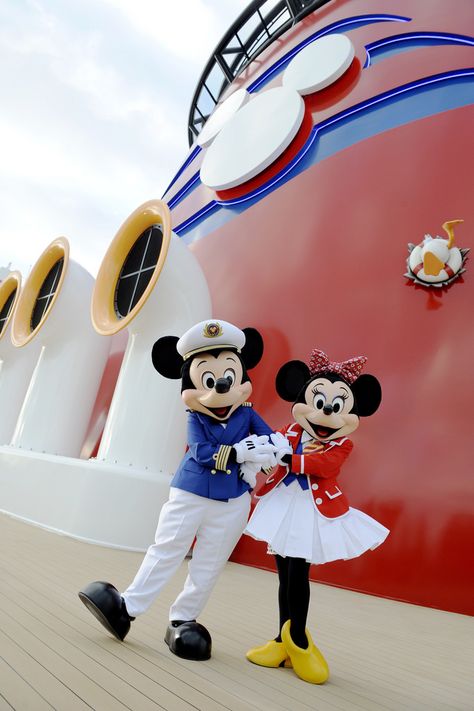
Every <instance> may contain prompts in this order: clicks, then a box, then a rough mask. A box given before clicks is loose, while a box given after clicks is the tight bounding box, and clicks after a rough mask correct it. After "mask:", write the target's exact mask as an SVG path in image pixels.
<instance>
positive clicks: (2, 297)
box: [0, 272, 21, 339]
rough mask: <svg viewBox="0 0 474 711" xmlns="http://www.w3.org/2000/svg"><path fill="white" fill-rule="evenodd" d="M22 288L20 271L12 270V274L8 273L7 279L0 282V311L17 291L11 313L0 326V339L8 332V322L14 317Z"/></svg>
mask: <svg viewBox="0 0 474 711" xmlns="http://www.w3.org/2000/svg"><path fill="white" fill-rule="evenodd" d="M20 289H21V274H20V272H10V274H8V276H6V277H5V279H4V280H3V281H2V282H1V283H0V311H1V310H2V309H3V307H4V306H5V304H6V303H7V301H8V299H9V298H10V297H11V295H12V294H13V292H16V293H15V298H14V299H13V303H12V305H11V308H10V313H9V314H8V316H7V318H6V319H5V323H4V324H3V326H0V328H1V330H0V339H1V338H3V335H4V334H5V333H6V332H7V328H8V324H9V323H10V321H11V320H12V318H13V314H14V312H15V308H16V305H17V303H18V299H19V298H20Z"/></svg>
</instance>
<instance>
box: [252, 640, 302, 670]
mask: <svg viewBox="0 0 474 711" xmlns="http://www.w3.org/2000/svg"><path fill="white" fill-rule="evenodd" d="M245 656H246V657H247V659H248V660H249V662H253V664H258V665H259V666H261V667H281V666H285V667H287V666H289V667H291V661H290V659H289V657H288V654H287V652H286V649H285V645H284V644H283V642H275V640H274V639H272V640H271V641H270V642H267V643H266V644H264V645H262V646H261V647H254V648H253V649H249V651H248V652H247V654H246V655H245Z"/></svg>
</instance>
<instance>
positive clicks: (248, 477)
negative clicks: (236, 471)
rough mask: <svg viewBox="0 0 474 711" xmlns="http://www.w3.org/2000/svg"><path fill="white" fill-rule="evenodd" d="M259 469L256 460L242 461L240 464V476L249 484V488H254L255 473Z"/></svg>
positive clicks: (255, 481)
mask: <svg viewBox="0 0 474 711" xmlns="http://www.w3.org/2000/svg"><path fill="white" fill-rule="evenodd" d="M260 470H261V466H260V464H259V463H258V462H242V464H241V465H240V478H241V479H243V480H244V481H246V482H247V484H249V485H250V488H251V489H254V488H255V484H256V483H257V474H258V472H259V471H260Z"/></svg>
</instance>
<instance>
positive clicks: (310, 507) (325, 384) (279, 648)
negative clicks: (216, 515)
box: [245, 350, 389, 684]
mask: <svg viewBox="0 0 474 711" xmlns="http://www.w3.org/2000/svg"><path fill="white" fill-rule="evenodd" d="M366 360H367V358H366V357H365V356H361V357H358V358H351V359H350V360H348V361H345V362H343V363H334V362H331V361H330V360H329V359H328V357H327V356H326V355H325V354H324V353H323V352H322V351H320V350H313V352H312V354H311V359H310V364H309V367H308V365H306V364H305V363H303V362H302V361H298V360H294V361H290V362H289V363H286V364H285V365H283V366H282V367H281V368H280V370H279V372H278V374H277V378H276V389H277V392H278V394H279V395H280V397H281V398H282V399H283V400H287V401H290V402H294V405H293V408H292V413H293V416H294V418H295V420H296V422H293V423H292V424H290V425H287V426H286V427H284V428H283V430H281V431H280V432H278V433H275V434H274V435H272V436H271V437H270V439H271V440H272V441H273V443H274V444H275V445H276V446H277V447H278V452H277V459H278V461H279V466H278V468H277V469H276V470H275V471H274V472H273V473H272V474H271V475H270V476H269V477H268V478H267V480H266V481H265V482H264V484H263V486H262V487H261V489H259V490H257V492H256V495H257V497H258V498H260V500H259V502H258V504H257V506H256V508H255V511H254V513H253V515H252V517H251V519H250V521H249V523H248V525H247V528H246V530H245V533H247V534H248V535H250V536H253V537H254V538H256V539H258V540H264V541H267V542H268V547H269V552H270V553H273V554H275V557H276V564H277V569H278V577H279V591H278V603H279V612H280V628H279V634H278V635H277V637H276V638H275V639H274V640H271V641H270V642H267V644H265V645H263V646H261V647H256V648H254V649H251V650H250V651H249V652H247V659H249V660H250V661H251V662H254V663H255V664H259V665H261V666H266V667H278V666H282V665H285V666H293V669H294V671H295V673H296V674H297V675H298V676H299V677H300V678H301V679H304V680H305V681H308V682H311V683H313V684H321V683H323V682H325V681H326V680H327V678H328V676H329V669H328V665H327V663H326V660H325V659H324V657H323V655H322V654H321V652H320V651H319V649H318V648H317V647H316V646H315V644H314V643H313V641H312V639H311V635H310V633H309V632H308V630H307V629H306V619H307V614H308V607H309V598H310V586H309V568H310V565H311V563H315V564H321V563H327V562H329V561H332V560H341V559H342V560H348V559H350V558H355V557H357V556H359V555H361V554H362V553H364V552H365V551H367V550H369V549H374V548H376V547H377V546H378V545H380V544H381V543H382V542H383V541H384V540H385V538H386V537H387V535H388V533H389V531H388V529H387V528H385V526H382V525H381V524H380V523H378V522H377V521H375V520H374V519H373V518H371V517H370V516H368V515H367V514H365V513H363V512H362V511H358V510H357V509H354V508H352V507H350V506H349V503H348V501H347V498H346V496H345V495H344V493H343V492H342V490H341V488H340V487H339V484H338V481H337V476H338V474H339V472H340V469H341V466H342V465H343V463H344V461H345V460H346V458H347V457H348V456H349V454H350V453H351V451H352V448H353V444H352V442H351V441H350V440H349V439H348V437H347V435H349V434H350V433H351V432H354V430H356V429H357V427H358V426H359V418H360V417H367V416H369V415H372V414H374V412H375V411H376V410H377V409H378V407H379V405H380V402H381V398H382V391H381V387H380V384H379V382H378V380H377V379H376V378H375V377H374V376H373V375H368V374H363V375H361V374H360V373H361V370H362V368H363V366H364V364H365V362H366Z"/></svg>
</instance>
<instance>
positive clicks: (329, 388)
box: [292, 377, 359, 442]
mask: <svg viewBox="0 0 474 711" xmlns="http://www.w3.org/2000/svg"><path fill="white" fill-rule="evenodd" d="M301 400H303V402H301V401H300V402H297V403H295V404H294V405H293V410H292V412H293V417H294V418H295V420H296V422H298V424H300V425H301V427H303V429H304V430H306V432H308V433H309V434H310V435H311V437H313V438H315V439H318V440H319V441H320V442H329V441H330V440H331V439H336V438H337V437H343V436H345V435H348V434H350V433H351V432H354V430H356V429H357V428H358V426H359V417H358V416H357V415H356V414H355V413H354V412H352V410H353V408H354V395H353V394H352V391H351V389H350V387H349V385H347V383H345V382H344V381H343V380H336V381H335V382H332V381H331V380H329V379H328V378H324V377H316V378H314V379H313V380H311V381H310V382H309V383H308V385H307V386H306V389H305V391H304V396H303V397H302V398H301Z"/></svg>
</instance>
